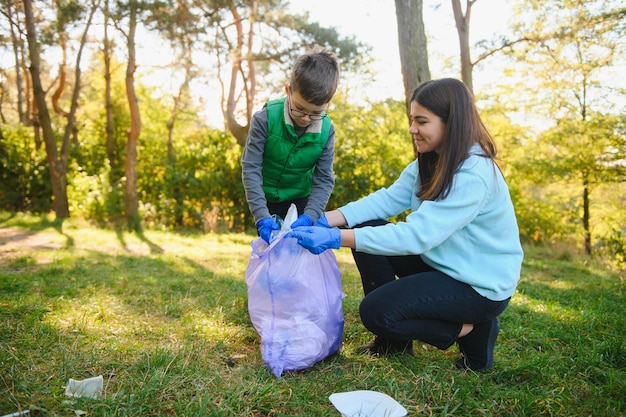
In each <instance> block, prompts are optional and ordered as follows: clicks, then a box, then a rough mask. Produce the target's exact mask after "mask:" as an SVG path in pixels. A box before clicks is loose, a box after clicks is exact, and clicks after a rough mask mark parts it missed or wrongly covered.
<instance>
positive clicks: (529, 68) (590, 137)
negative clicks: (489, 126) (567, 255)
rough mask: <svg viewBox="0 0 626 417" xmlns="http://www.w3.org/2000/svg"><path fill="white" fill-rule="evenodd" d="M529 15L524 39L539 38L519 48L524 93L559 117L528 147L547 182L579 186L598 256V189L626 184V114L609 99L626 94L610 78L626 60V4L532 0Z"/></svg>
mask: <svg viewBox="0 0 626 417" xmlns="http://www.w3.org/2000/svg"><path fill="white" fill-rule="evenodd" d="M523 13H531V14H532V17H531V18H522V19H520V20H519V24H518V27H517V30H518V33H519V34H520V36H519V37H520V38H525V39H529V40H533V41H532V42H527V43H525V44H524V48H522V49H520V50H517V51H516V57H517V58H518V59H519V61H518V65H517V66H516V68H518V69H519V70H520V72H521V75H522V77H523V78H522V79H523V80H524V82H523V83H520V84H519V85H518V86H517V88H518V93H519V91H526V97H531V98H532V99H531V100H530V103H528V104H529V105H532V111H533V112H534V114H541V115H543V116H544V117H545V118H546V119H548V120H550V121H551V122H552V126H549V127H548V128H547V129H546V130H545V131H544V132H543V133H541V134H540V136H539V137H538V140H537V142H536V143H532V147H531V148H530V149H529V150H528V152H527V155H529V156H530V157H531V158H530V161H529V165H532V169H533V171H534V172H535V174H537V175H538V176H540V177H542V178H544V180H546V179H550V180H552V181H554V179H555V178H559V179H561V180H565V181H567V182H570V183H577V184H578V186H579V189H580V197H581V203H580V207H581V211H582V213H581V215H580V219H581V223H582V225H583V235H584V248H585V251H586V253H587V254H591V253H592V213H591V209H590V208H591V198H592V194H593V190H594V189H595V188H596V187H598V186H599V185H601V184H607V183H610V182H623V181H624V171H625V169H626V167H625V166H624V161H625V160H626V141H625V138H624V131H623V115H619V114H615V113H614V109H616V108H617V107H616V105H615V104H614V105H610V103H611V102H612V101H613V102H614V103H618V102H619V101H620V99H621V100H624V98H626V92H625V90H624V89H621V90H620V89H615V88H608V87H609V85H608V84H607V83H606V81H604V82H603V78H605V77H606V75H607V74H608V73H610V72H611V71H612V70H613V71H615V72H616V73H619V72H620V70H619V68H623V65H624V63H625V62H626V57H625V55H624V50H625V49H626V48H625V47H626V44H625V43H624V39H625V37H624V26H623V25H624V24H623V21H624V20H623V17H624V15H625V13H626V10H625V9H624V8H623V6H621V5H620V2H613V1H609V2H607V1H600V0H597V1H587V2H574V1H569V0H552V1H549V2H547V1H540V0H533V1H526V2H524V5H523V10H522V9H521V10H520V14H523ZM607 104H608V105H607ZM533 151H534V152H533Z"/></svg>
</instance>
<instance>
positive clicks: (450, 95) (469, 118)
mask: <svg viewBox="0 0 626 417" xmlns="http://www.w3.org/2000/svg"><path fill="white" fill-rule="evenodd" d="M411 101H412V102H413V101H414V102H416V103H419V104H420V105H421V106H422V107H424V108H426V109H427V110H429V111H430V112H432V113H433V114H435V115H437V116H438V117H439V119H440V120H441V122H442V123H443V124H444V125H445V131H444V135H445V137H444V144H443V146H442V147H441V150H440V152H439V154H437V153H435V152H427V153H419V154H418V156H417V160H418V164H419V180H420V188H419V190H418V192H417V197H418V198H420V199H421V200H436V199H438V198H441V199H444V198H446V197H447V195H448V193H449V192H450V190H451V188H452V182H453V180H454V174H455V173H456V171H457V170H458V169H459V167H460V166H461V164H462V163H463V161H465V159H467V157H468V156H469V151H470V148H471V147H472V146H473V145H474V143H478V144H480V147H481V148H482V150H483V154H481V156H483V157H485V158H490V159H492V160H494V159H495V157H496V153H497V150H496V144H495V142H494V140H493V138H492V136H491V134H490V133H489V131H488V130H487V128H486V127H485V125H484V124H483V122H482V120H481V119H480V116H479V114H478V110H477V109H476V105H475V103H474V97H473V96H472V93H471V92H470V91H469V89H468V88H467V87H466V86H465V84H463V83H462V82H461V81H459V80H456V79H454V78H443V79H440V80H431V81H426V82H424V83H422V84H420V86H419V87H417V88H416V89H415V91H414V92H413V95H412V96H411Z"/></svg>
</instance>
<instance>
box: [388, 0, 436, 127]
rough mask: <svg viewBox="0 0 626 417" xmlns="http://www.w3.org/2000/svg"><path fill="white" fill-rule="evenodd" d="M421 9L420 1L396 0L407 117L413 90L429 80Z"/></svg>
mask: <svg viewBox="0 0 626 417" xmlns="http://www.w3.org/2000/svg"><path fill="white" fill-rule="evenodd" d="M422 9H423V1H422V0H417V1H415V0H396V20H397V22H398V47H399V48H400V66H401V69H402V79H403V81H404V96H405V99H406V100H405V101H406V109H407V110H406V113H407V115H408V114H409V109H410V101H411V95H412V94H413V90H415V88H416V87H417V86H418V85H419V84H421V83H422V82H424V81H427V80H430V68H429V67H428V47H427V40H426V31H425V29H424V18H423V14H422Z"/></svg>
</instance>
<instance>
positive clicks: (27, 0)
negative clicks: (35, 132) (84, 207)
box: [24, 0, 70, 219]
mask: <svg viewBox="0 0 626 417" xmlns="http://www.w3.org/2000/svg"><path fill="white" fill-rule="evenodd" d="M24 19H25V21H26V38H27V39H28V51H29V57H30V75H31V78H32V81H33V95H34V97H35V101H36V103H37V109H38V114H39V117H38V120H39V124H40V125H41V129H42V131H43V138H44V142H45V144H46V155H47V159H48V167H49V170H50V182H51V184H52V193H53V195H54V201H53V209H54V211H55V213H56V216H57V217H58V218H61V219H63V218H66V217H69V215H70V211H69V206H68V201H67V177H66V174H67V152H68V144H67V143H65V142H63V144H62V146H61V152H59V151H58V150H57V144H56V138H55V133H54V130H53V129H52V121H51V119H50V113H49V112H48V105H47V103H46V93H45V91H44V88H43V85H42V82H41V65H40V58H39V55H40V48H39V41H38V40H37V29H36V25H35V17H34V12H33V3H32V1H31V0H24Z"/></svg>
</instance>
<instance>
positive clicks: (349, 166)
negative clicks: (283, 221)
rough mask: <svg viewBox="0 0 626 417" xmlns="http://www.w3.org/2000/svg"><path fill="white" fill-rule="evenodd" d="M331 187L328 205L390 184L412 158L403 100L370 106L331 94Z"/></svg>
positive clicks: (350, 199) (333, 206) (336, 203)
mask: <svg viewBox="0 0 626 417" xmlns="http://www.w3.org/2000/svg"><path fill="white" fill-rule="evenodd" d="M333 103H335V107H336V111H334V112H333V113H332V114H331V116H332V118H333V122H334V125H335V130H336V133H335V136H336V142H335V165H334V169H335V176H336V180H335V189H334V190H333V194H332V196H331V199H330V202H329V204H328V207H329V208H337V207H339V206H341V205H344V204H346V203H349V202H350V201H354V200H357V199H359V198H361V197H364V196H365V195H367V194H369V193H371V192H373V191H376V190H378V189H379V188H381V187H386V186H389V185H391V184H392V183H393V182H394V181H395V180H396V179H397V178H398V177H399V176H400V173H401V172H402V170H403V169H404V168H405V167H406V165H407V164H409V163H410V162H411V161H412V160H413V159H415V156H414V155H415V154H414V153H413V148H412V143H411V136H410V135H409V133H408V125H407V120H408V119H407V116H406V113H405V107H404V103H403V102H400V101H395V100H391V99H389V100H386V101H383V102H379V103H374V104H372V105H371V106H370V107H365V106H355V105H351V104H348V103H347V102H345V101H344V100H343V99H342V98H341V97H338V98H335V99H334V101H333Z"/></svg>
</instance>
